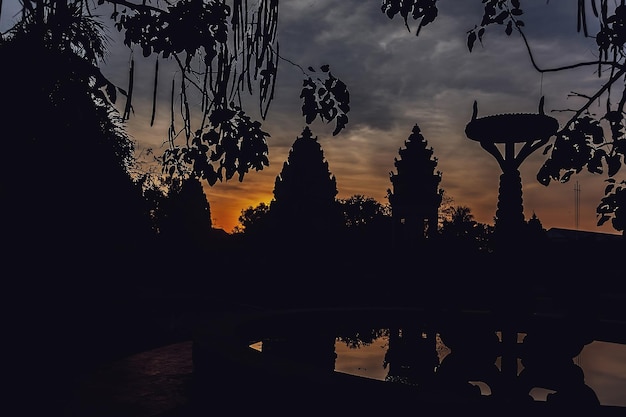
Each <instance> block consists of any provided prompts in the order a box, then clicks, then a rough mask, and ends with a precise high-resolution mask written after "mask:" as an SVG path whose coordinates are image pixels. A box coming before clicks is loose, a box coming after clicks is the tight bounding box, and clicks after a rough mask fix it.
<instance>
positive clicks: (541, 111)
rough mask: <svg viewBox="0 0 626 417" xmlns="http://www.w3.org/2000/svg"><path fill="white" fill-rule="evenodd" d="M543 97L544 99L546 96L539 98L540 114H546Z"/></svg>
mask: <svg viewBox="0 0 626 417" xmlns="http://www.w3.org/2000/svg"><path fill="white" fill-rule="evenodd" d="M543 99H544V97H543V96H541V99H540V100H539V114H545V113H544V112H543Z"/></svg>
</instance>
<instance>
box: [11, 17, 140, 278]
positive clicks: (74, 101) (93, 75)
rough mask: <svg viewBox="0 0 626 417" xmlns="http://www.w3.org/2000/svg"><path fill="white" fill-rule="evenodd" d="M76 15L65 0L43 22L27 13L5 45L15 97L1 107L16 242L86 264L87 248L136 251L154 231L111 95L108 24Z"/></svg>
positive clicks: (93, 251) (91, 253) (92, 252)
mask: <svg viewBox="0 0 626 417" xmlns="http://www.w3.org/2000/svg"><path fill="white" fill-rule="evenodd" d="M72 13H73V10H72V9H71V8H69V9H64V8H63V7H61V6H60V5H56V7H55V8H54V9H51V10H50V11H49V13H48V14H46V15H45V16H44V18H43V19H44V20H39V18H40V16H38V15H37V14H35V13H34V12H33V13H27V14H26V15H25V17H24V18H23V19H22V20H21V21H20V24H19V25H18V28H15V29H14V31H13V32H12V33H11V36H10V37H8V38H7V39H3V40H2V42H0V56H2V60H3V62H4V63H5V65H2V66H1V68H0V79H2V80H3V86H4V88H5V91H7V92H8V93H9V94H8V96H10V97H11V102H10V104H9V105H6V106H4V107H3V114H2V117H3V120H5V121H6V123H4V125H5V126H4V130H3V135H4V137H5V138H6V139H7V140H6V143H5V152H6V155H7V158H6V159H7V160H6V165H5V168H6V170H7V173H11V175H7V176H3V179H2V180H0V184H1V188H2V190H3V194H4V198H6V201H7V205H6V206H7V210H8V213H11V215H10V216H9V217H6V218H5V222H7V226H8V228H9V229H10V230H12V231H13V232H14V233H11V234H9V236H11V238H13V239H16V242H14V243H15V245H14V246H13V247H14V248H17V247H19V246H20V244H23V245H25V247H27V248H29V249H30V250H31V251H32V253H36V254H38V255H39V256H46V255H47V256H49V257H50V258H52V259H54V262H55V263H56V262H60V263H62V262H64V260H65V261H68V260H69V259H70V256H72V257H74V256H76V257H75V258H73V259H74V260H73V261H72V262H71V263H72V264H75V265H79V264H81V263H82V262H88V260H87V258H81V256H79V255H78V253H80V254H82V256H84V257H86V256H87V254H89V256H96V254H99V255H98V256H106V255H105V254H110V253H111V252H112V251H113V252H118V253H117V254H118V255H119V254H120V253H123V252H126V253H128V251H132V250H133V248H141V247H144V245H145V240H146V239H150V238H151V237H152V235H151V233H150V231H149V230H150V226H149V222H148V217H147V206H146V205H145V202H144V200H143V197H142V195H141V189H140V187H139V186H138V185H137V184H136V183H135V182H134V181H133V179H132V178H131V176H130V175H129V173H128V170H129V168H130V167H132V165H133V163H134V155H133V152H134V143H133V142H132V141H131V140H130V139H129V137H128V136H127V134H126V133H125V131H124V129H123V126H122V122H121V119H120V118H119V117H118V116H119V115H118V114H116V113H115V111H114V109H113V108H112V107H111V106H109V105H108V104H107V102H105V101H104V100H103V98H104V97H103V91H102V89H106V88H107V84H106V82H105V81H104V78H103V77H102V75H101V73H100V71H99V69H98V67H97V65H96V63H97V60H98V59H99V58H101V57H102V54H103V53H104V40H103V39H102V37H101V33H100V32H99V26H98V24H97V23H95V22H94V21H93V20H92V19H90V18H89V17H86V16H81V15H78V16H77V15H74V14H72ZM24 51H28V53H27V54H25V53H24ZM8 219H11V220H10V221H9V220H8ZM5 237H7V235H5ZM7 238H8V237H7ZM60 241H62V242H63V245H59V242H60ZM17 242H21V243H20V244H17ZM112 242H113V243H112ZM61 247H63V248H64V249H61ZM72 250H76V251H77V253H74V254H73V255H70V254H71V253H72ZM120 251H121V252H120ZM60 252H61V253H62V255H61V256H57V255H59V253H60ZM33 266H34V265H33Z"/></svg>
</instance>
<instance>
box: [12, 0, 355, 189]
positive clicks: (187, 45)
mask: <svg viewBox="0 0 626 417" xmlns="http://www.w3.org/2000/svg"><path fill="white" fill-rule="evenodd" d="M278 3H279V2H278V0H261V1H258V2H256V3H255V4H254V5H252V4H251V5H248V3H247V2H244V1H243V0H224V1H196V0H182V1H176V2H173V3H160V2H156V1H147V2H146V1H141V2H133V1H121V0H102V1H98V2H95V1H93V2H92V1H84V0H43V1H33V0H26V1H24V2H22V19H21V20H20V21H18V23H17V24H16V25H15V27H13V28H12V29H11V30H10V31H9V32H8V33H9V34H10V35H9V37H10V36H12V34H14V33H17V32H20V31H22V32H27V33H29V34H31V35H32V36H33V37H34V38H38V39H41V40H43V41H44V42H45V43H46V44H47V46H48V47H50V48H52V49H58V48H61V49H67V48H66V47H67V46H68V45H70V44H74V45H77V47H78V48H79V49H80V50H81V51H83V52H84V54H86V55H91V56H92V57H94V56H95V55H98V54H100V53H101V52H104V50H103V49H101V47H102V44H101V43H94V42H92V40H93V38H92V37H90V35H91V34H92V32H93V31H96V32H98V31H100V30H101V29H102V25H100V24H98V25H97V26H95V25H94V24H95V22H96V20H95V18H94V17H93V16H95V15H96V10H97V9H99V8H102V9H103V11H104V13H106V14H107V15H110V18H111V20H112V22H111V23H112V24H113V26H114V27H115V28H116V29H117V30H119V31H120V32H121V33H122V34H123V36H124V44H125V45H127V46H128V47H129V48H130V49H131V50H132V49H138V50H141V52H142V54H143V56H144V57H150V56H152V57H154V58H155V73H154V74H155V75H154V88H155V92H154V97H156V91H157V89H158V88H160V87H159V86H158V79H159V62H160V61H163V60H169V61H171V62H172V63H173V64H174V65H175V66H176V67H177V69H178V71H176V74H177V75H176V77H178V78H174V79H172V83H171V87H170V86H167V87H166V88H168V89H169V88H171V97H172V103H171V106H172V111H171V115H172V116H171V120H170V126H169V130H168V133H167V143H168V145H169V146H168V147H167V149H166V150H165V152H164V154H163V155H162V163H163V170H164V172H165V173H167V174H169V175H182V176H183V177H186V176H187V175H188V174H189V173H190V172H192V173H193V174H194V175H195V176H197V177H198V178H202V179H205V180H207V182H208V183H209V184H210V185H213V184H215V182H216V181H218V180H220V181H222V180H228V179H231V178H232V177H233V176H235V175H237V176H238V178H239V180H242V179H243V177H244V176H245V174H246V173H247V172H248V171H249V170H250V169H255V170H261V169H263V167H264V166H267V165H268V164H269V160H268V157H267V153H268V148H267V143H266V137H267V136H268V133H266V132H264V131H263V130H262V129H261V123H260V122H258V121H255V120H252V119H251V118H250V116H248V115H247V114H246V112H245V108H244V105H243V100H242V94H241V92H242V91H247V92H248V93H249V94H250V95H257V98H258V106H259V109H260V113H261V118H263V119H264V118H265V117H266V115H267V113H268V111H269V106H270V103H271V101H272V99H273V97H274V85H275V82H276V77H277V72H278V60H279V54H278V42H277V24H278ZM111 11H112V13H111ZM86 22H88V23H87V24H86ZM33 27H34V28H36V30H33V29H32V28H33ZM25 28H27V30H26V31H25V30H24V29H25ZM4 40H5V39H4V38H3V39H2V41H4ZM39 62H42V60H40V61H39ZM66 65H67V66H68V67H72V66H76V65H78V66H77V67H75V68H74V69H79V68H81V66H83V67H84V65H82V64H81V63H76V61H75V60H74V61H66ZM92 66H93V68H91V69H90V70H91V71H92V72H93V74H94V75H95V80H96V81H95V83H96V86H95V87H96V88H98V89H101V98H102V99H106V100H108V101H110V102H111V103H115V101H116V98H117V95H118V93H119V94H122V95H124V96H125V97H126V103H125V105H124V111H123V118H124V119H128V118H129V117H130V115H131V114H132V113H133V112H134V104H136V103H134V102H133V100H132V97H133V85H134V78H135V76H136V75H137V74H135V71H134V59H133V58H132V53H131V64H130V69H129V83H128V87H127V88H126V89H122V88H120V87H117V86H115V85H113V83H111V82H110V81H109V80H107V79H106V78H105V77H104V76H103V75H102V74H101V73H100V71H99V70H98V68H97V63H95V62H92ZM303 73H304V77H305V79H304V84H303V88H302V92H301V97H302V99H303V104H302V113H303V116H305V119H306V123H307V124H309V123H312V122H313V121H314V120H316V119H318V118H319V119H321V120H323V121H325V122H331V121H335V122H336V129H335V132H333V133H334V134H337V133H339V132H340V131H341V130H342V129H343V128H344V127H345V126H346V124H347V122H348V117H347V113H348V112H349V109H350V107H349V101H350V98H349V93H348V91H347V88H346V86H345V84H344V83H343V82H342V81H341V80H339V79H338V78H336V77H335V76H334V75H333V74H332V73H331V72H330V67H329V66H328V65H323V66H322V67H321V68H320V72H317V71H316V70H315V69H313V68H311V67H309V69H308V70H307V71H305V70H304V69H303ZM319 73H321V74H323V76H322V77H320V76H318V74H319ZM211 74H213V75H211ZM215 74H218V75H217V76H214V75H215ZM176 93H177V94H178V95H179V97H180V102H181V110H182V111H181V112H180V113H181V117H180V118H178V117H175V113H176V112H175V111H174V101H173V99H174V95H175V94H176ZM193 101H197V102H199V103H201V105H200V116H199V117H197V116H196V115H195V112H194V111H195V110H196V109H194V108H193V106H191V105H190V103H191V102H193ZM154 116H155V105H154V101H153V106H152V120H154ZM198 121H199V122H198ZM196 123H197V125H196ZM181 139H182V142H181Z"/></svg>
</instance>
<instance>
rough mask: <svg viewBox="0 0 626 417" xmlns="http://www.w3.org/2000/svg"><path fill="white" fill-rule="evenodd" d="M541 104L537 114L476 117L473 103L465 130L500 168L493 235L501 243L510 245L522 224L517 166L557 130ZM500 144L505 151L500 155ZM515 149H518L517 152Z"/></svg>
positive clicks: (520, 191) (520, 192)
mask: <svg viewBox="0 0 626 417" xmlns="http://www.w3.org/2000/svg"><path fill="white" fill-rule="evenodd" d="M543 103H544V98H543V97H542V98H541V100H540V101H539V113H507V114H495V115H491V116H485V117H478V104H477V102H476V101H474V109H473V114H472V120H471V121H470V122H469V123H468V124H467V126H466V127H465V135H466V136H467V137H468V138H469V139H471V140H475V141H477V142H479V143H480V146H482V147H483V149H485V150H486V151H487V152H489V153H490V154H491V155H492V156H493V157H494V158H495V159H496V161H498V164H499V165H500V168H501V169H502V174H501V175H500V189H499V195H498V207H497V211H496V232H497V233H498V236H499V238H500V239H501V241H502V242H508V243H511V242H513V241H514V240H515V239H516V237H517V235H518V233H519V232H520V231H521V228H522V227H523V225H524V223H525V220H524V207H523V200H522V179H521V175H520V171H519V167H520V165H521V164H522V162H523V161H524V160H525V159H526V158H527V157H528V156H529V155H530V154H532V153H533V152H534V151H535V150H537V149H538V148H540V147H542V146H544V145H545V144H546V143H547V142H548V140H549V139H550V137H551V136H553V135H554V134H555V133H556V132H557V130H558V128H559V123H558V121H557V120H556V119H555V118H553V117H550V116H548V115H546V114H545V113H544V110H543ZM498 145H500V147H498ZM502 145H503V146H504V152H501V147H502ZM516 146H519V150H517V149H516ZM516 151H517V153H516Z"/></svg>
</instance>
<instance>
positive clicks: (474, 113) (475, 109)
mask: <svg viewBox="0 0 626 417" xmlns="http://www.w3.org/2000/svg"><path fill="white" fill-rule="evenodd" d="M476 116H478V103H477V102H476V100H474V109H473V111H472V120H476Z"/></svg>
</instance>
